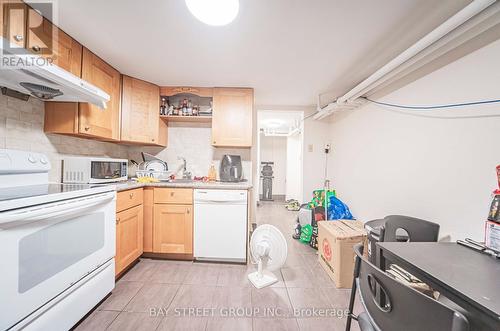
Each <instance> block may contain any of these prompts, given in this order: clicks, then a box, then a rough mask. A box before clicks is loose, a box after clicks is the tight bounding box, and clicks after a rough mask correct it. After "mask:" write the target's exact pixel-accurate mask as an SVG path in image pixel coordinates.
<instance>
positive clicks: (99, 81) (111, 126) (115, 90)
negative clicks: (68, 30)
mask: <svg viewBox="0 0 500 331" xmlns="http://www.w3.org/2000/svg"><path fill="white" fill-rule="evenodd" d="M82 79H83V80H86V81H87V82H89V83H90V84H93V85H95V86H97V87H98V88H100V89H101V90H103V91H104V92H106V93H107V94H109V96H110V97H111V99H110V100H109V101H108V102H107V107H106V109H101V108H99V107H97V106H94V105H92V104H89V103H80V110H79V115H80V121H79V133H80V134H83V135H88V136H93V137H98V138H103V139H104V140H119V139H120V90H121V89H120V87H121V84H120V80H121V76H120V73H119V72H118V71H117V70H115V69H114V68H113V67H111V66H110V65H109V64H107V63H106V62H104V61H103V60H101V59H100V58H99V57H98V56H97V55H95V54H93V53H92V52H91V51H89V50H88V49H87V48H83V58H82Z"/></svg>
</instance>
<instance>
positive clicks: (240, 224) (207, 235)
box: [193, 190, 248, 262]
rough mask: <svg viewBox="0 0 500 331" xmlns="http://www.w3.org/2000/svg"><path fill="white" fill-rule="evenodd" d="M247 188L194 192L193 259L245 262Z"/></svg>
mask: <svg viewBox="0 0 500 331" xmlns="http://www.w3.org/2000/svg"><path fill="white" fill-rule="evenodd" d="M247 198H248V195H247V191H244V190H195V191H194V243H193V245H194V258H195V259H196V260H205V261H222V262H246V257H247V224H248V216H247Z"/></svg>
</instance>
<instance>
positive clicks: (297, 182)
mask: <svg viewBox="0 0 500 331" xmlns="http://www.w3.org/2000/svg"><path fill="white" fill-rule="evenodd" d="M302 153H303V148H302V134H296V135H293V136H290V137H287V138H286V183H285V184H286V185H285V186H286V188H285V192H286V197H285V198H286V200H291V199H294V200H297V201H302V200H303V197H302V185H303V183H302V160H303V157H302Z"/></svg>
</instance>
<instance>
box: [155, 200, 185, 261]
mask: <svg viewBox="0 0 500 331" xmlns="http://www.w3.org/2000/svg"><path fill="white" fill-rule="evenodd" d="M153 223H154V224H153V252H155V253H180V254H192V253H193V210H192V206H191V205H163V204H155V207H154V221H153Z"/></svg>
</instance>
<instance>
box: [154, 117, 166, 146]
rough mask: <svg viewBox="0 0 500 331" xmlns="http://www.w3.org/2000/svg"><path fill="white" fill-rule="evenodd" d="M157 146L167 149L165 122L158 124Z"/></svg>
mask: <svg viewBox="0 0 500 331" xmlns="http://www.w3.org/2000/svg"><path fill="white" fill-rule="evenodd" d="M156 145H158V146H162V147H167V145H168V126H167V123H166V122H165V121H162V120H160V121H159V122H158V143H157V144H156Z"/></svg>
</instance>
